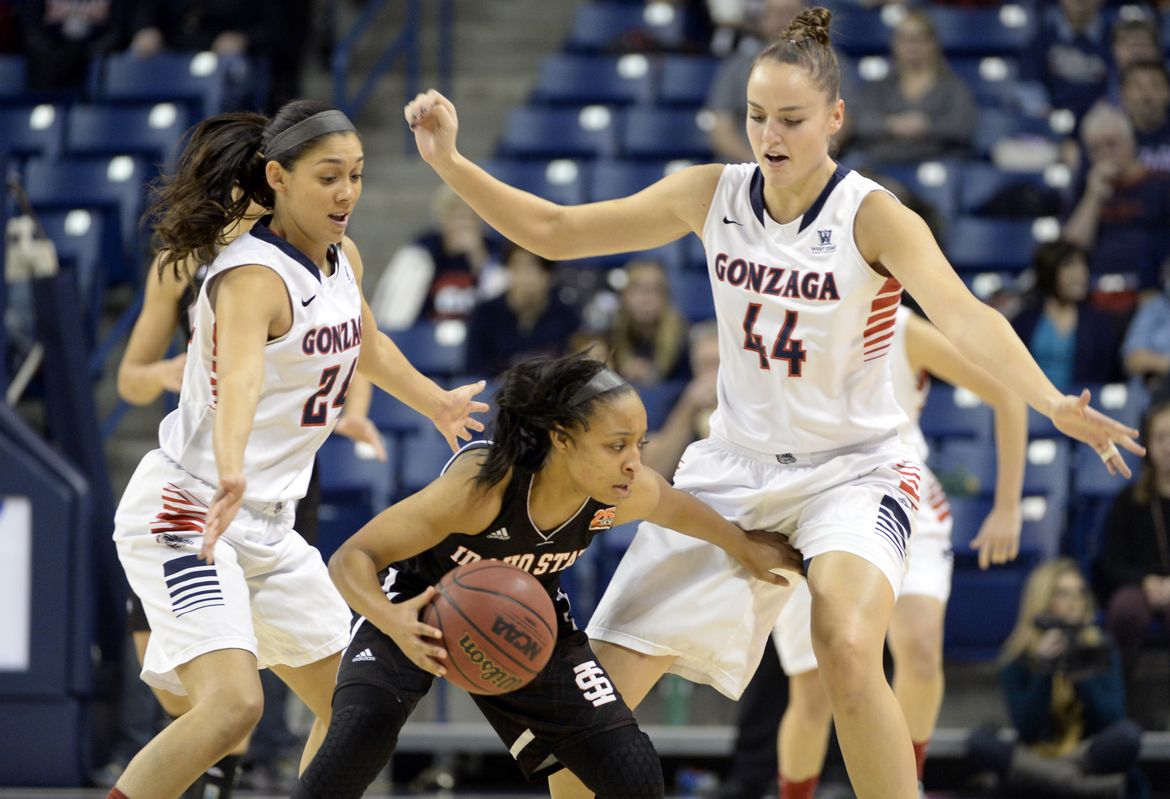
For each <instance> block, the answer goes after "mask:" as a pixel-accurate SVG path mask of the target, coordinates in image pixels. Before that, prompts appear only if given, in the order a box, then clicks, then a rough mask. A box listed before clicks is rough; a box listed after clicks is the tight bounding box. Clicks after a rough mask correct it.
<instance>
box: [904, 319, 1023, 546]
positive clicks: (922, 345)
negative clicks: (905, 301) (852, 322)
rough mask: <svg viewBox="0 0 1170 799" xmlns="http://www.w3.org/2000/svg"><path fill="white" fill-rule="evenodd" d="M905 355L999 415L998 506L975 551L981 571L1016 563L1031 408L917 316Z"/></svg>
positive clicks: (976, 541)
mask: <svg viewBox="0 0 1170 799" xmlns="http://www.w3.org/2000/svg"><path fill="white" fill-rule="evenodd" d="M906 354H907V356H909V359H910V363H911V364H912V365H913V366H914V367H915V368H922V369H925V370H926V371H928V372H930V373H931V374H933V375H937V376H938V377H941V378H942V379H943V380H945V381H947V382H948V383H950V384H951V385H954V386H961V387H962V388H965V389H968V390H970V391H973V392H975V393H976V394H977V395H978V396H979V398H980V399H982V400H983V401H984V402H986V403H987V404H988V405H990V406H991V407H992V409H993V410H994V411H995V456H996V470H995V504H994V505H993V506H992V508H991V513H990V514H989V515H988V517H987V518H986V519H985V520H984V521H983V524H982V526H981V527H980V528H979V535H977V536H976V537H975V539H974V540H973V541H972V542H971V548H972V549H975V550H978V552H979V568H981V569H986V568H987V567H988V566H989V565H991V564H993V563H994V564H997V565H998V564H1002V563H1007V562H1008V561H1010V560H1015V559H1016V556H1017V555H1018V554H1019V552H1020V494H1021V492H1022V491H1023V487H1024V468H1025V460H1026V457H1025V456H1026V453H1027V447H1028V408H1027V406H1026V405H1025V404H1024V402H1023V400H1021V399H1020V398H1019V397H1018V396H1016V395H1015V394H1014V393H1012V391H1010V390H1009V389H1008V388H1007V386H1005V385H1004V384H1003V383H1000V382H999V381H998V380H996V379H995V378H994V377H992V376H991V375H989V374H988V373H987V372H986V371H984V370H983V369H981V368H979V367H978V366H976V365H975V364H973V363H971V362H970V361H968V360H967V359H966V358H964V357H963V356H962V355H961V354H959V351H958V350H957V349H955V347H954V345H952V344H951V343H950V342H949V341H947V339H946V336H944V335H943V334H942V333H940V332H939V330H938V328H936V327H935V326H934V325H932V324H930V322H927V321H926V320H925V319H922V318H920V317H918V316H914V315H911V316H909V317H908V318H907V327H906Z"/></svg>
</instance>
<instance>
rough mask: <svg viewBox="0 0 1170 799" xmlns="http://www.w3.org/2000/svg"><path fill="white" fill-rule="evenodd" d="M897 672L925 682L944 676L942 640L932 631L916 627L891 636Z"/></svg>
mask: <svg viewBox="0 0 1170 799" xmlns="http://www.w3.org/2000/svg"><path fill="white" fill-rule="evenodd" d="M890 648H891V651H892V652H893V655H894V668H895V670H896V673H898V674H900V675H904V676H908V677H910V678H912V679H915V680H918V681H921V682H925V681H927V680H933V679H936V678H938V677H940V676H942V641H941V640H940V637H939V636H937V635H934V634H933V633H932V632H931V631H929V630H925V629H921V628H916V629H913V630H910V631H909V632H907V633H904V634H902V635H900V636H897V637H891V647H890Z"/></svg>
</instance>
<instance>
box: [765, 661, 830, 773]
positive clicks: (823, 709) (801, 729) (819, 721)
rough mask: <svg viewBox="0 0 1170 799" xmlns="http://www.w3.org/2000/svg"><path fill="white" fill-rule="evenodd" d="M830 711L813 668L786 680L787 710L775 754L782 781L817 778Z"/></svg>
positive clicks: (823, 762) (821, 762)
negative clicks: (778, 760) (777, 756)
mask: <svg viewBox="0 0 1170 799" xmlns="http://www.w3.org/2000/svg"><path fill="white" fill-rule="evenodd" d="M832 721H833V711H832V708H830V707H829V698H828V696H826V695H825V689H824V686H823V685H821V676H820V673H819V672H818V671H817V670H816V669H813V670H812V671H806V672H803V673H801V674H794V675H792V676H791V677H789V678H788V708H787V709H786V710H785V711H784V717H783V718H782V719H781V720H780V733H779V736H778V738H777V752H778V754H779V759H780V776H781V778H782V780H783V781H784V782H792V783H797V782H805V781H807V780H809V779H812V778H814V777H819V776H820V773H821V769H822V768H823V767H824V765H825V752H826V751H827V750H828V748H829V729H830V727H831V726H832Z"/></svg>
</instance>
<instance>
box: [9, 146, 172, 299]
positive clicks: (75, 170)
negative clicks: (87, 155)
mask: <svg viewBox="0 0 1170 799" xmlns="http://www.w3.org/2000/svg"><path fill="white" fill-rule="evenodd" d="M149 174H150V170H149V168H148V167H147V165H146V164H145V163H144V162H143V161H141V160H140V159H136V158H133V157H131V156H115V157H114V158H99V159H82V158H63V159H60V160H55V161H50V160H46V159H40V158H37V159H32V160H30V161H29V162H28V163H27V164H26V165H25V170H24V178H25V190H26V191H27V192H28V195H29V199H30V200H31V202H32V204H33V206H34V207H36V208H37V209H55V210H72V209H74V208H90V209H97V210H98V211H99V212H100V213H102V214H103V215H104V216H103V236H104V239H105V241H104V242H103V247H102V251H103V254H102V262H103V264H104V266H105V271H106V282H107V283H122V282H128V283H135V284H136V283H137V282H138V278H139V275H138V272H139V259H140V257H141V256H142V254H143V252H142V248H141V246H140V242H139V236H138V232H139V228H138V221H139V218H140V216H141V214H142V207H143V200H144V196H143V195H144V181H145V179H146V178H147V176H148V175H149Z"/></svg>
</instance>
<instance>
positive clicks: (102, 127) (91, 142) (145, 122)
mask: <svg viewBox="0 0 1170 799" xmlns="http://www.w3.org/2000/svg"><path fill="white" fill-rule="evenodd" d="M186 130H187V109H186V107H185V106H182V105H177V104H175V103H156V104H154V105H147V106H129V107H127V106H100V105H79V106H74V107H73V108H72V109H71V110H70V112H69V121H68V123H67V125H66V129H65V150H66V152H67V153H69V154H70V155H82V156H93V155H123V154H125V155H141V156H143V157H145V158H146V159H148V161H149V162H150V163H151V164H156V165H163V164H167V163H169V162H170V161H171V160H172V159H173V158H174V157H175V156H176V155H177V153H178V148H179V140H180V139H181V138H182V136H183V133H184V131H186Z"/></svg>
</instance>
